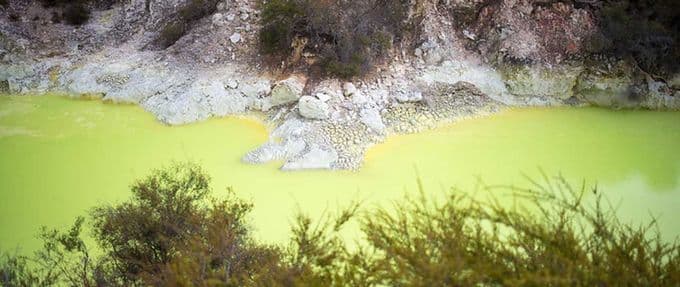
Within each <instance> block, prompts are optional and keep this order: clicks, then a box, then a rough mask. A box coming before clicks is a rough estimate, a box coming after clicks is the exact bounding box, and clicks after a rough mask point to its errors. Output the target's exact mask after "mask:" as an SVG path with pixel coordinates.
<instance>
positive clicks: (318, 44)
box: [260, 0, 409, 78]
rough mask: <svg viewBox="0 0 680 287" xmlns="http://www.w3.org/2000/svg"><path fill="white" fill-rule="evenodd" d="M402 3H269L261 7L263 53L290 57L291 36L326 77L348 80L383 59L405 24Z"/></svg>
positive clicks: (372, 0)
mask: <svg viewBox="0 0 680 287" xmlns="http://www.w3.org/2000/svg"><path fill="white" fill-rule="evenodd" d="M408 9H409V1H406V0H369V1H366V0H350V1H336V0H329V1H312V0H270V1H267V2H265V3H264V4H263V7H262V15H261V21H262V28H261V30H260V43H261V45H260V46H261V50H262V52H263V53H265V54H269V55H278V56H279V57H281V58H285V57H288V56H289V55H290V53H291V51H292V47H291V46H292V43H293V41H294V39H295V38H298V37H300V38H305V39H307V40H308V41H306V44H305V46H304V51H305V52H309V53H312V54H314V55H317V56H318V57H319V58H320V61H318V63H319V66H320V67H322V68H323V71H325V72H326V74H328V75H331V76H337V77H341V78H351V77H353V76H358V75H361V74H363V73H365V72H366V71H368V70H369V69H370V68H371V67H372V66H373V65H374V64H376V62H378V61H380V60H382V59H383V58H384V56H385V54H386V53H387V52H388V50H389V48H391V45H392V43H393V42H394V41H398V40H399V39H400V38H401V37H402V36H403V34H404V32H405V28H406V26H407V23H406V22H407V18H408Z"/></svg>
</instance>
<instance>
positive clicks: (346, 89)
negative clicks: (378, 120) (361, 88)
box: [342, 82, 357, 96]
mask: <svg viewBox="0 0 680 287" xmlns="http://www.w3.org/2000/svg"><path fill="white" fill-rule="evenodd" d="M342 90H343V93H344V95H345V96H351V95H354V94H355V93H356V92H357V87H355V86H354V84H352V83H350V82H347V83H345V84H344V85H342Z"/></svg>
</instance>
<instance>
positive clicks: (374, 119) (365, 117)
mask: <svg viewBox="0 0 680 287" xmlns="http://www.w3.org/2000/svg"><path fill="white" fill-rule="evenodd" d="M359 120H360V121H361V122H362V123H363V124H364V125H366V126H367V127H369V128H370V129H371V130H373V131H374V132H376V133H378V134H384V133H385V129H386V127H385V124H384V123H383V120H382V117H381V116H380V112H379V111H378V110H377V109H362V110H361V112H359Z"/></svg>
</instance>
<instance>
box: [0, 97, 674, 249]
mask: <svg viewBox="0 0 680 287" xmlns="http://www.w3.org/2000/svg"><path fill="white" fill-rule="evenodd" d="M678 123H680V113H669V112H647V111H616V112H613V111H607V110H601V109H591V108H588V109H528V110H514V111H507V112H504V113H501V114H499V115H496V116H493V117H488V118H480V119H473V120H469V121H465V122H461V123H458V124H455V125H452V126H450V127H446V128H441V129H438V130H434V131H429V132H425V133H420V134H415V135H404V136H394V137H391V138H390V139H389V140H388V141H387V142H386V143H385V144H382V145H379V146H377V147H375V148H373V149H371V150H370V151H369V152H368V155H367V163H366V165H365V167H364V168H363V169H362V170H361V171H359V172H346V171H340V172H328V171H308V172H281V171H279V170H277V164H268V165H262V166H252V165H244V164H241V163H240V157H241V156H242V155H243V154H245V153H246V152H247V151H248V150H249V149H251V148H254V147H255V146H257V145H258V144H259V143H262V142H264V141H265V140H266V134H267V133H266V130H265V129H264V128H263V127H262V126H261V125H260V124H258V123H257V122H256V121H254V120H251V119H236V118H229V119H215V120H210V121H207V122H203V123H198V124H192V125H187V126H182V127H166V126H163V125H161V124H158V123H157V122H156V121H155V120H154V119H153V117H152V116H151V115H149V114H147V113H146V112H144V111H142V110H141V109H140V108H138V107H135V106H114V105H106V104H102V103H99V102H96V101H76V100H68V99H64V98H57V97H24V98H18V97H0V127H2V130H3V131H30V132H31V133H30V134H27V133H19V132H6V133H4V135H3V136H0V249H10V248H14V247H15V246H17V245H21V246H23V247H24V248H25V249H29V250H30V249H34V248H36V247H37V246H38V242H37V240H35V239H34V235H35V233H36V232H37V230H38V228H39V226H41V225H47V226H56V227H58V226H67V225H68V224H69V223H71V222H72V220H73V219H74V218H75V217H76V216H78V215H83V214H84V213H85V212H86V211H87V209H88V208H90V207H92V206H94V205H97V204H102V203H107V202H115V201H118V200H122V199H124V198H125V197H126V196H128V195H129V193H128V191H127V189H128V186H129V184H130V183H131V182H132V181H133V180H134V179H135V178H139V177H141V176H144V175H145V174H147V173H148V171H149V170H150V169H152V168H156V167H160V166H163V165H165V164H167V163H169V162H171V161H173V160H179V161H183V160H192V161H197V162H198V163H200V164H201V165H202V166H204V167H205V168H206V170H207V171H208V172H209V173H210V174H211V175H212V177H213V180H214V181H213V183H214V184H213V186H214V189H215V193H216V194H217V195H219V194H221V193H223V192H224V190H225V187H227V186H232V187H234V188H235V190H236V191H237V193H239V194H240V195H241V196H242V197H244V198H246V199H249V200H251V201H252V202H253V203H254V204H255V209H254V212H253V214H252V224H253V227H254V228H255V229H256V231H257V235H258V236H259V237H260V238H262V239H265V240H268V241H272V242H281V241H283V240H285V239H286V238H287V236H288V230H289V223H290V221H291V219H292V217H293V215H294V213H295V212H296V211H298V210H299V211H302V212H304V213H307V214H309V215H312V216H316V215H319V214H321V213H322V212H324V211H325V210H333V209H335V208H336V207H338V206H344V205H346V204H348V203H349V202H350V201H352V200H363V201H364V202H365V203H364V204H365V205H367V206H373V205H383V206H384V205H387V204H389V203H390V202H391V201H393V200H397V199H400V198H402V197H403V196H404V194H405V192H408V191H413V190H414V189H415V185H416V184H415V174H416V172H415V169H416V167H417V170H418V173H419V174H420V176H421V178H422V179H423V182H424V185H425V187H426V188H427V190H428V191H431V192H432V193H433V194H434V193H439V194H441V191H442V190H447V189H448V188H449V187H451V186H456V187H459V188H462V189H472V188H473V187H474V186H475V185H476V184H477V183H478V182H479V180H480V179H481V180H483V181H484V182H485V183H488V184H513V185H525V186H526V185H527V184H528V183H527V181H526V180H525V179H524V178H523V177H522V176H521V175H522V174H523V173H525V174H527V175H528V176H530V177H536V176H538V175H540V172H539V170H543V171H544V172H545V173H547V174H558V173H559V174H561V175H563V176H564V177H565V178H567V179H568V180H569V181H571V182H574V183H575V184H580V183H581V181H582V180H585V181H586V184H588V185H596V184H597V186H598V187H599V189H600V190H602V191H603V192H605V194H606V195H607V197H608V198H610V201H611V202H613V203H614V204H615V205H616V206H618V211H619V213H620V214H621V216H622V218H623V219H624V220H630V221H633V222H639V221H640V220H643V221H646V220H647V219H649V215H650V213H651V214H652V215H655V216H661V219H660V227H661V229H662V231H663V232H664V234H665V237H666V238H669V239H670V238H673V237H675V236H678V235H680V222H678V221H673V218H675V217H678V216H679V215H680V211H678V210H676V208H675V207H677V206H680V153H678V152H677V151H678V147H680V125H679V124H678ZM31 135H39V136H31Z"/></svg>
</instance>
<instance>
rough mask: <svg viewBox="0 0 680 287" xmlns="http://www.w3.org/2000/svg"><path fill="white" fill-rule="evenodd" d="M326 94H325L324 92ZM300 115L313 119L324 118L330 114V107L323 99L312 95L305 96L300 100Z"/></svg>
mask: <svg viewBox="0 0 680 287" xmlns="http://www.w3.org/2000/svg"><path fill="white" fill-rule="evenodd" d="M322 95H325V94H322ZM298 111H299V112H300V115H301V116H303V117H305V118H307V119H312V120H324V119H327V118H328V117H329V116H330V107H329V106H328V104H326V103H325V102H324V101H323V100H321V99H317V98H315V97H312V96H303V97H301V98H300V101H299V102H298Z"/></svg>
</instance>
